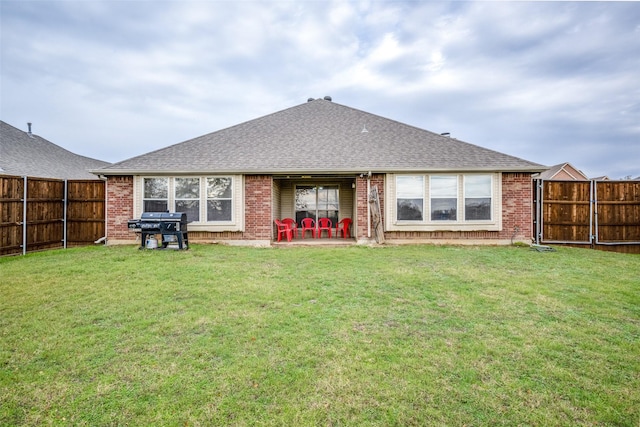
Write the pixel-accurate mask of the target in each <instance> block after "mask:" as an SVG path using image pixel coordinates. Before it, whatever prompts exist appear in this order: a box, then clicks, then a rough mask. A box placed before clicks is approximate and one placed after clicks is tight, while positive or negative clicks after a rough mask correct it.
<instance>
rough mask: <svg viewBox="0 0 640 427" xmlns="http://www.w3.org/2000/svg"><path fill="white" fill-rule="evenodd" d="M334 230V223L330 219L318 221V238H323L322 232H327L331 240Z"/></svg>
mask: <svg viewBox="0 0 640 427" xmlns="http://www.w3.org/2000/svg"><path fill="white" fill-rule="evenodd" d="M332 228H333V223H332V222H331V220H330V219H329V218H320V219H318V235H317V236H316V237H317V238H318V239H319V238H320V237H321V236H322V230H327V233H328V234H329V238H331V229H332Z"/></svg>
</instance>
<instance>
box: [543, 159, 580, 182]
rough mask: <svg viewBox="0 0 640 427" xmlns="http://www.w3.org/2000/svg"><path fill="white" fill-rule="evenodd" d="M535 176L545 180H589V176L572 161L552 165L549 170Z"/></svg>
mask: <svg viewBox="0 0 640 427" xmlns="http://www.w3.org/2000/svg"><path fill="white" fill-rule="evenodd" d="M534 178H535V179H543V180H545V181H589V178H588V177H587V176H586V175H585V174H584V173H582V171H581V170H579V169H577V168H575V167H574V166H573V165H572V164H571V163H560V164H559V165H555V166H551V167H549V169H548V170H546V171H544V172H542V173H540V174H539V175H536V176H534Z"/></svg>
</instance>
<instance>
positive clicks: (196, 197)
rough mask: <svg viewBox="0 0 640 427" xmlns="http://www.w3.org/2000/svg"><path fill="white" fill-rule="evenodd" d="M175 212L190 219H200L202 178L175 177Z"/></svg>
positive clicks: (196, 220)
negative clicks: (183, 214) (182, 213)
mask: <svg viewBox="0 0 640 427" xmlns="http://www.w3.org/2000/svg"><path fill="white" fill-rule="evenodd" d="M175 212H184V213H186V214H187V220H188V221H195V222H198V221H200V178H175Z"/></svg>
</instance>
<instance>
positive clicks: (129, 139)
mask: <svg viewBox="0 0 640 427" xmlns="http://www.w3.org/2000/svg"><path fill="white" fill-rule="evenodd" d="M0 5H1V6H0V7H1V11H0V12H1V15H0V16H1V28H2V29H1V32H2V33H1V49H2V50H1V63H0V64H1V65H0V67H1V82H0V83H1V86H0V97H1V99H0V108H1V110H0V119H1V120H3V121H5V122H7V123H9V124H11V125H13V126H15V127H17V128H20V129H24V130H26V129H27V122H32V123H33V131H34V133H36V134H38V135H40V136H42V137H44V138H46V139H48V140H49V141H51V142H53V143H55V144H58V145H60V146H62V147H64V148H66V149H68V150H70V151H72V152H74V153H77V154H81V155H85V156H88V157H93V158H97V159H100V160H105V161H109V162H116V161H120V160H124V159H127V158H130V157H133V156H136V155H139V154H143V153H146V152H149V151H152V150H155V149H158V148H162V147H166V146H168V145H171V144H175V143H178V142H182V141H184V140H187V139H191V138H194V137H197V136H200V135H204V134H206V133H209V132H213V131H216V130H220V129H223V128H226V127H229V126H232V125H234V124H238V123H242V122H245V121H247V120H251V119H254V118H258V117H261V116H263V115H266V114H269V113H272V112H275V111H280V110H282V109H285V108H289V107H293V106H296V105H299V104H302V103H304V102H306V100H307V98H309V97H313V98H322V97H324V96H325V95H330V96H331V97H332V98H333V101H334V102H337V103H339V104H343V105H347V106H349V107H353V108H357V109H359V110H364V111H367V112H369V113H373V114H377V115H381V116H384V117H388V118H391V119H394V120H397V121H400V122H403V123H407V124H410V125H414V126H417V127H420V128H423V129H427V130H430V131H434V132H438V133H441V132H450V133H451V136H452V137H454V138H458V139H461V140H464V141H467V142H470V143H473V144H476V145H480V146H483V147H486V148H491V149H494V150H497V151H500V152H503V153H506V154H510V155H514V156H517V157H521V158H524V159H526V160H530V161H534V162H537V163H541V164H544V165H549V166H550V165H555V164H558V163H563V162H570V163H572V164H573V165H574V166H576V167H577V168H579V169H581V170H582V171H583V172H585V173H586V174H587V175H588V176H590V177H595V176H600V175H608V176H610V177H612V178H621V177H625V176H627V175H631V176H633V177H636V176H638V175H640V3H638V2H506V1H492V2H488V1H481V2H463V1H384V0H377V1H376V0H373V1H368V0H362V1H243V0H233V1H213V0H209V1H206V0H200V1H189V0H186V1H185V0H182V1H164V0H148V1H147V0H120V1H118V0H111V1H100V0H82V1H80V0H43V1H36V0H19V1H18V0H16V1H14V0H0Z"/></svg>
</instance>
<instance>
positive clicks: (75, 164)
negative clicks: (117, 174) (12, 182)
mask: <svg viewBox="0 0 640 427" xmlns="http://www.w3.org/2000/svg"><path fill="white" fill-rule="evenodd" d="M107 165H109V163H107V162H103V161H101V160H96V159H91V158H89V157H84V156H80V155H78V154H74V153H72V152H70V151H68V150H65V149H64V148H62V147H60V146H58V145H56V144H54V143H52V142H50V141H47V140H46V139H44V138H42V137H40V136H38V135H34V134H33V133H32V132H31V124H29V130H28V131H27V132H25V131H22V130H20V129H17V128H15V127H13V126H11V125H10V124H8V123H5V122H3V121H0V175H17V176H29V177H38V178H56V179H92V180H96V179H98V177H97V176H96V175H94V174H92V173H91V172H89V171H90V170H92V169H97V168H101V167H104V166H107Z"/></svg>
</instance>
